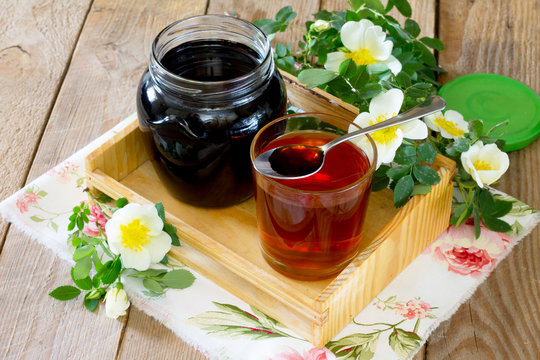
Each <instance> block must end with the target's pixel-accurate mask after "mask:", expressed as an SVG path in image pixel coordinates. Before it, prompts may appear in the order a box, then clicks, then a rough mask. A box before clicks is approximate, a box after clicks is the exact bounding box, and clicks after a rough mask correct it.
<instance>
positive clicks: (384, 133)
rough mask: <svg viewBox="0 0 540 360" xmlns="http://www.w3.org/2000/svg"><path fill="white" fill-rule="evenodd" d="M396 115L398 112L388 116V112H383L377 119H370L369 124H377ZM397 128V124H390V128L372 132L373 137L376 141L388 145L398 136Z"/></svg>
mask: <svg viewBox="0 0 540 360" xmlns="http://www.w3.org/2000/svg"><path fill="white" fill-rule="evenodd" d="M395 115H396V113H393V114H392V115H391V116H389V117H386V114H381V115H379V116H377V118H376V119H375V121H370V122H369V125H375V124H377V123H380V122H381V121H384V120H386V119H388V118H391V117H394V116H395ZM397 129H398V127H397V125H396V126H390V127H389V128H386V129H381V130H378V131H375V132H374V133H372V134H371V137H372V138H373V141H375V142H376V143H379V144H385V145H387V144H388V143H390V142H392V140H394V139H395V138H397V135H396V130H397Z"/></svg>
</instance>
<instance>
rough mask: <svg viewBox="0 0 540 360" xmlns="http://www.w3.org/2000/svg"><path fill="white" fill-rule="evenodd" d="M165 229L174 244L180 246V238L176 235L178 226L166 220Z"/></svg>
mask: <svg viewBox="0 0 540 360" xmlns="http://www.w3.org/2000/svg"><path fill="white" fill-rule="evenodd" d="M163 231H165V232H166V233H167V234H169V236H170V237H171V240H172V244H173V245H174V246H180V240H179V239H178V236H177V235H176V227H174V225H172V224H171V223H168V222H165V223H164V224H163Z"/></svg>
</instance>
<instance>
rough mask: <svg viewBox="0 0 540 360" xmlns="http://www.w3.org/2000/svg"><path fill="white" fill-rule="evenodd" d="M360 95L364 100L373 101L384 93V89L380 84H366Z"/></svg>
mask: <svg viewBox="0 0 540 360" xmlns="http://www.w3.org/2000/svg"><path fill="white" fill-rule="evenodd" d="M358 90H360V91H359V93H358V96H359V97H360V98H362V99H371V98H373V97H375V96H377V95H378V94H380V93H381V92H382V91H383V87H382V86H381V84H378V83H368V84H366V85H365V86H364V87H363V88H362V89H358Z"/></svg>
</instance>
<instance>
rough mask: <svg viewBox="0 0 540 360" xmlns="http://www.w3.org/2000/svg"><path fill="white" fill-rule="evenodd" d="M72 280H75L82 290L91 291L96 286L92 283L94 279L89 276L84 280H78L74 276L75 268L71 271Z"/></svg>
mask: <svg viewBox="0 0 540 360" xmlns="http://www.w3.org/2000/svg"><path fill="white" fill-rule="evenodd" d="M71 279H72V280H73V282H74V283H75V285H77V286H78V287H79V288H80V289H82V290H90V289H92V288H93V287H94V286H93V285H94V284H93V283H92V279H90V277H89V276H87V277H85V278H84V279H76V278H75V277H74V276H73V268H72V269H71Z"/></svg>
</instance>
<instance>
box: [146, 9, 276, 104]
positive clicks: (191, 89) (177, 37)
mask: <svg viewBox="0 0 540 360" xmlns="http://www.w3.org/2000/svg"><path fill="white" fill-rule="evenodd" d="M197 40H200V41H223V42H229V43H238V44H240V45H243V46H246V47H248V48H249V49H250V50H252V52H253V54H254V55H256V58H255V61H256V65H255V66H254V68H253V69H251V70H249V71H248V72H246V73H245V74H243V75H241V76H238V77H235V78H231V79H227V80H222V81H199V80H194V79H189V78H186V77H182V76H181V75H178V74H175V73H174V72H172V71H170V70H169V69H167V68H166V67H165V66H164V64H163V62H162V61H161V60H162V59H163V57H164V56H165V55H166V54H167V53H168V52H169V51H171V50H172V49H175V48H177V47H179V46H180V45H182V44H185V43H188V42H192V41H197ZM148 68H149V72H150V75H151V77H152V79H153V81H154V82H156V84H157V85H158V86H159V87H160V88H162V89H164V90H165V91H167V92H169V93H171V94H172V95H174V96H176V97H179V98H180V99H182V100H183V101H185V102H188V103H189V102H193V103H194V104H195V103H196V104H197V105H200V104H201V103H203V104H207V105H211V106H220V105H225V104H231V103H234V106H238V105H241V104H243V103H247V102H249V101H251V100H253V99H254V98H256V97H257V96H259V95H260V94H261V93H262V92H263V91H264V90H265V88H266V86H267V85H268V83H269V81H270V78H271V77H272V75H273V72H274V62H273V59H272V50H271V47H270V42H269V41H268V39H267V37H266V35H265V34H264V33H263V32H262V31H261V30H260V29H259V28H257V27H256V26H254V25H253V24H251V23H249V22H247V21H244V20H240V19H237V18H234V17H230V16H222V15H203V16H195V17H191V18H188V19H184V20H180V21H177V22H175V23H172V24H171V25H169V26H168V27H166V28H165V29H163V30H162V31H161V32H160V33H159V34H158V36H157V37H156V39H155V40H154V43H153V45H152V53H151V55H150V64H149V66H148Z"/></svg>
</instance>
